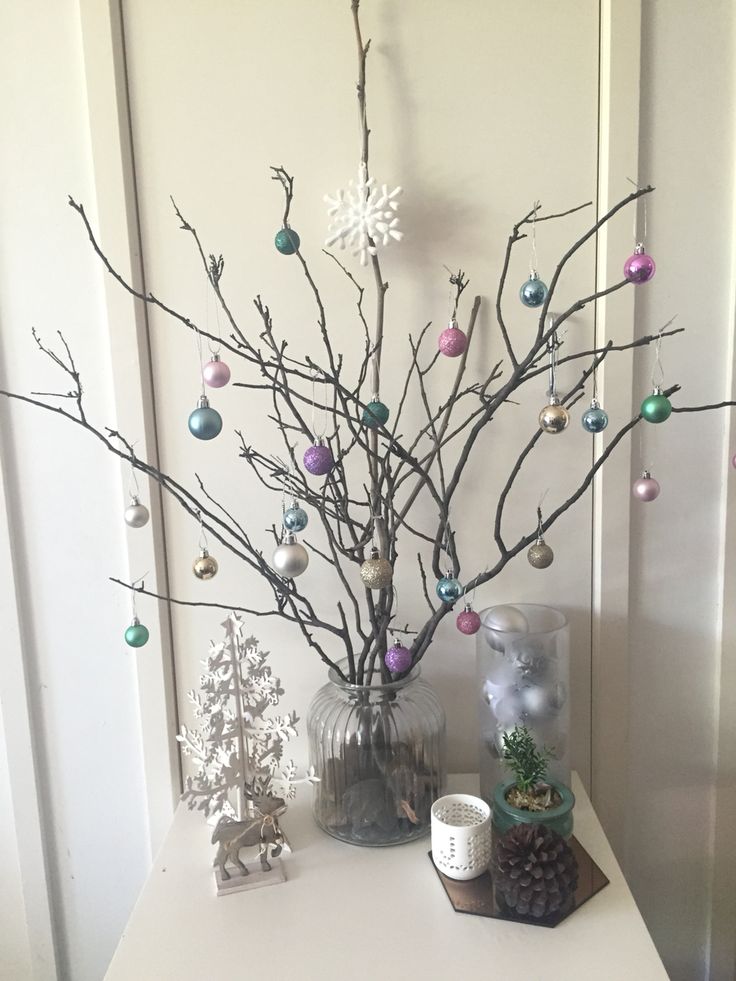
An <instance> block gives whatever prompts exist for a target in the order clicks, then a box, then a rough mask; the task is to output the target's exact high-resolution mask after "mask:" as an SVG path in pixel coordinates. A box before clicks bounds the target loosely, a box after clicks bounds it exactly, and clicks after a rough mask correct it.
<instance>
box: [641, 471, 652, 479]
mask: <svg viewBox="0 0 736 981" xmlns="http://www.w3.org/2000/svg"><path fill="white" fill-rule="evenodd" d="M651 477H652V475H651V473H650V472H649V471H648V470H642V472H641V479H642V480H651Z"/></svg>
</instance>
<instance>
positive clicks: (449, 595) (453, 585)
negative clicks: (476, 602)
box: [436, 576, 463, 603]
mask: <svg viewBox="0 0 736 981" xmlns="http://www.w3.org/2000/svg"><path fill="white" fill-rule="evenodd" d="M436 591H437V595H438V596H439V598H440V599H441V600H442V602H443V603H454V602H455V601H456V600H457V599H458V598H459V597H460V596H462V592H463V587H462V586H461V585H460V583H459V582H458V581H457V579H454V578H453V577H452V576H443V577H442V579H440V581H439V582H438V583H437V586H436Z"/></svg>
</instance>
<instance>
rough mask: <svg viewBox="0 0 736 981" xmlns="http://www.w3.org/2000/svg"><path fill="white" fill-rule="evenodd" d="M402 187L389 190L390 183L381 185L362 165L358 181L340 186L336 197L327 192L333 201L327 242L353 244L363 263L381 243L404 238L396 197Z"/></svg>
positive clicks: (328, 200)
mask: <svg viewBox="0 0 736 981" xmlns="http://www.w3.org/2000/svg"><path fill="white" fill-rule="evenodd" d="M400 194H401V188H400V187H396V188H394V189H393V191H389V189H388V185H387V184H381V185H378V184H377V183H376V180H375V178H373V177H370V178H368V179H366V168H365V166H363V165H361V167H360V170H359V171H358V179H357V181H350V182H349V183H348V186H347V189H341V190H339V191H338V192H337V193H336V194H335V196H334V197H331V196H330V195H329V194H325V201H326V202H327V204H328V205H329V207H328V209H327V214H328V215H329V216H330V219H331V221H330V224H329V232H330V235H329V237H328V238H327V240H326V245H327V246H328V247H329V246H332V245H335V244H336V243H338V242H339V244H340V248H341V249H344V248H345V247H347V248H349V249H350V250H351V251H352V253H353V255H354V256H359V257H360V264H361V266H364V265H365V264H366V263H367V262H368V256H369V255H375V254H376V246H377V245H389V243H390V242H391V239H394V241H396V242H400V241H401V239H402V238H403V232H400V231H399V227H398V226H399V219H398V217H397V216H396V210H397V208H398V207H399V202H398V201H397V200H396V198H397V197H398V196H399V195H400Z"/></svg>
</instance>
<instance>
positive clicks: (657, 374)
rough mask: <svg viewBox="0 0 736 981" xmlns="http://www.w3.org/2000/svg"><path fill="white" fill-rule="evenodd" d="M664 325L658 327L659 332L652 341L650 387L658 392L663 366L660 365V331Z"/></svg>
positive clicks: (662, 381) (661, 384) (662, 383)
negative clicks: (652, 362)
mask: <svg viewBox="0 0 736 981" xmlns="http://www.w3.org/2000/svg"><path fill="white" fill-rule="evenodd" d="M663 330H664V327H660V329H659V333H658V334H657V340H656V341H655V343H654V366H653V368H652V388H653V389H654V391H656V392H660V391H661V389H662V386H663V385H664V367H663V365H662V331H663Z"/></svg>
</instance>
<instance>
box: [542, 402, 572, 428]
mask: <svg viewBox="0 0 736 981" xmlns="http://www.w3.org/2000/svg"><path fill="white" fill-rule="evenodd" d="M569 422H570V416H569V415H568V412H567V409H566V408H565V407H564V406H562V405H558V404H557V403H556V402H551V403H550V404H549V405H545V407H544V408H543V409H542V411H541V412H540V413H539V426H540V428H541V429H543V430H544V431H545V433H552V434H553V435H554V434H555V433H561V432H562V430H563V429H567V424H568V423H569Z"/></svg>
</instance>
